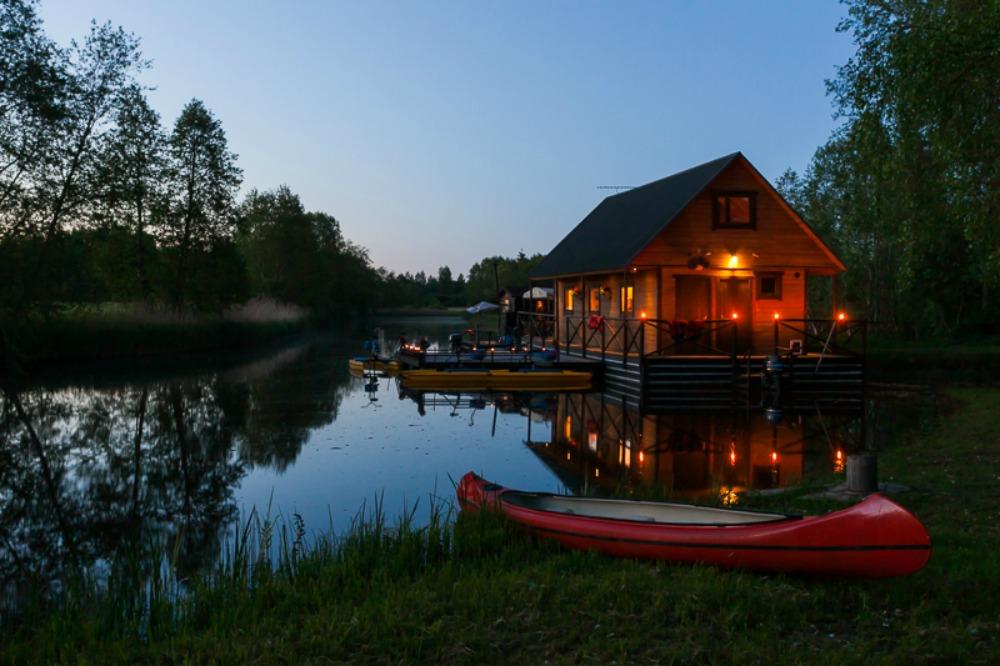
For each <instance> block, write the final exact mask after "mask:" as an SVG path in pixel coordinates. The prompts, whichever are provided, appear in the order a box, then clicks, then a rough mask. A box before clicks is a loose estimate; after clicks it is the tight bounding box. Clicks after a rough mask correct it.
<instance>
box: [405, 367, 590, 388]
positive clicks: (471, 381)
mask: <svg viewBox="0 0 1000 666" xmlns="http://www.w3.org/2000/svg"><path fill="white" fill-rule="evenodd" d="M402 377H403V385H404V386H406V387H409V388H420V389H427V390H437V391H453V390H482V391H577V390H583V389H589V388H590V385H591V380H592V376H591V373H589V372H579V371H576V370H553V369H544V370H543V369H536V368H518V369H505V370H496V369H492V370H491V369H487V368H454V369H451V368H446V369H441V370H404V371H403V373H402Z"/></svg>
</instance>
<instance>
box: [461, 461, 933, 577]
mask: <svg viewBox="0 0 1000 666" xmlns="http://www.w3.org/2000/svg"><path fill="white" fill-rule="evenodd" d="M457 494H458V500H459V503H460V504H461V506H462V509H463V510H465V511H478V510H480V509H491V510H498V511H500V512H502V513H503V514H504V515H506V516H507V517H508V518H509V519H510V520H512V521H513V522H515V523H517V524H519V525H520V526H522V527H524V528H526V529H527V530H528V531H529V532H531V533H533V534H537V535H539V536H543V537H549V538H553V539H555V540H557V541H558V542H559V543H561V544H562V545H563V546H566V547H568V548H574V549H578V550H595V551H599V552H601V553H605V554H607V555H615V556H618V557H633V558H643V559H658V560H669V561H672V562H684V563H702V564H712V565H716V566H719V567H726V568H738V569H750V570H756V571H772V572H787V573H795V574H815V575H824V576H858V577H870V578H884V577H891V576H904V575H906V574H911V573H913V572H915V571H918V570H920V569H921V568H922V567H923V566H924V565H925V564H927V561H928V560H929V559H930V556H931V540H930V537H929V536H928V534H927V530H926V529H924V526H923V525H922V524H921V523H920V521H919V520H917V518H916V517H915V516H914V515H913V514H912V513H910V512H909V511H907V510H906V509H904V508H903V507H901V506H899V505H898V504H896V503H895V502H893V501H892V500H890V499H888V498H886V497H884V496H882V495H879V494H877V493H876V494H873V495H869V496H868V497H867V498H866V499H864V500H862V501H861V502H859V503H858V504H855V505H854V506H851V507H848V508H846V509H842V510H840V511H833V512H831V513H828V514H826V515H821V516H793V515H785V514H780V513H765V512H759V511H741V510H735V509H721V508H714V507H704V506H695V505H689V504H675V503H670V502H652V501H644V500H620V499H596V498H590V497H570V496H564V495H553V494H549V493H532V492H521V491H517V490H511V489H508V488H504V487H503V486H499V485H496V484H494V483H490V482H489V481H487V480H486V479H483V478H482V477H480V476H477V475H476V474H474V473H472V472H469V473H468V474H466V475H465V476H464V477H462V480H461V482H460V483H459V485H458V489H457Z"/></svg>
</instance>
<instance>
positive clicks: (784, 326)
mask: <svg viewBox="0 0 1000 666" xmlns="http://www.w3.org/2000/svg"><path fill="white" fill-rule="evenodd" d="M518 321H519V323H520V326H521V332H522V337H521V339H522V341H523V342H524V344H525V345H526V346H527V348H528V349H539V348H542V347H545V348H549V349H556V350H559V351H561V352H563V353H569V352H571V353H573V354H578V355H580V356H582V357H584V358H600V359H601V360H602V361H607V360H608V358H609V357H610V358H612V359H615V360H617V359H618V358H620V359H621V361H622V364H623V365H626V364H628V363H629V362H630V361H632V362H636V361H638V362H640V363H641V362H642V361H643V360H645V359H647V358H649V357H651V356H694V355H698V356H714V357H719V358H729V359H733V360H734V361H735V359H737V358H738V357H741V356H745V355H749V354H751V353H753V351H756V353H758V354H774V355H777V356H788V355H792V354H795V353H818V354H822V355H837V356H851V357H863V356H864V355H865V352H866V345H867V331H868V323H867V322H866V321H863V320H858V321H850V320H843V319H779V320H775V321H774V322H773V324H772V327H773V331H774V332H773V346H769V347H765V348H763V349H762V348H761V347H760V345H758V346H757V348H756V350H752V346H753V333H754V331H753V330H749V331H748V330H746V324H745V323H741V322H740V321H739V320H735V319H706V320H701V321H694V322H679V321H668V320H663V319H631V318H620V317H594V316H579V315H576V316H574V315H567V316H564V317H563V321H562V325H561V326H558V327H557V321H558V319H557V318H556V316H555V315H553V314H538V313H531V312H520V313H518ZM760 329H761V327H759V326H758V327H757V334H758V336H759V335H760V333H761V330H760ZM765 330H766V329H765ZM788 339H800V340H802V348H801V349H798V350H792V349H790V348H789V347H788V346H782V344H781V343H782V341H785V343H786V344H787V340H788ZM757 340H758V342H759V341H760V338H759V337H758V338H757ZM647 343H650V344H647ZM765 344H766V343H765Z"/></svg>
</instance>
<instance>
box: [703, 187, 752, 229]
mask: <svg viewBox="0 0 1000 666" xmlns="http://www.w3.org/2000/svg"><path fill="white" fill-rule="evenodd" d="M712 228H713V229H756V228H757V193H756V192H713V193H712Z"/></svg>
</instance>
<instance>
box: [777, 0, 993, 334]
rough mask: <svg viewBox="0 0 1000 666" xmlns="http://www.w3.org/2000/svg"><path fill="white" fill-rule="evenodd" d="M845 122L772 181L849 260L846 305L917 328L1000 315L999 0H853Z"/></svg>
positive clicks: (959, 329)
mask: <svg viewBox="0 0 1000 666" xmlns="http://www.w3.org/2000/svg"><path fill="white" fill-rule="evenodd" d="M847 4H848V14H847V17H846V18H845V19H844V20H843V21H842V22H841V24H840V25H839V27H838V30H840V31H844V32H849V33H851V34H852V36H853V38H854V43H855V45H856V46H857V51H856V53H855V54H854V56H853V57H852V58H851V59H850V60H849V61H848V62H847V63H846V64H845V65H843V66H842V67H840V68H839V70H838V72H837V75H836V77H835V78H834V79H833V80H831V81H829V82H828V83H827V87H828V91H829V93H830V95H831V96H832V98H833V100H834V105H835V109H836V112H837V115H838V117H839V118H841V119H842V121H843V122H842V124H841V126H840V127H839V128H838V129H837V130H836V131H835V132H834V134H833V136H831V137H830V139H829V141H828V142H827V143H826V144H825V145H823V146H821V147H820V148H819V149H818V150H817V151H816V154H815V156H814V157H813V159H812V161H811V163H810V165H809V167H808V169H807V170H806V172H805V173H804V174H797V173H795V172H793V171H788V172H786V173H785V175H784V176H783V177H782V178H781V179H780V180H779V182H778V183H777V185H778V187H779V189H780V190H781V191H782V192H783V194H785V195H786V197H787V198H788V200H789V201H790V203H791V204H792V205H793V206H794V207H796V208H797V209H798V210H799V211H800V212H801V213H803V215H804V217H805V218H806V219H808V220H809V221H810V223H811V224H813V225H814V226H815V227H816V228H817V230H818V231H820V232H821V233H822V235H823V236H824V237H825V238H826V239H828V240H829V241H830V243H831V245H832V246H833V248H834V249H835V250H836V252H837V253H838V254H839V255H840V256H841V257H842V258H843V259H844V261H845V262H846V263H847V265H848V269H849V270H848V272H847V273H846V274H845V275H844V277H843V292H844V295H845V297H846V298H847V301H848V305H849V306H850V307H851V308H852V310H854V311H855V312H857V313H858V314H859V315H861V316H866V317H868V318H869V319H871V320H874V321H876V322H878V323H879V324H880V330H881V331H882V332H885V333H888V334H892V335H902V336H910V337H917V338H920V337H927V336H955V335H961V334H963V333H965V332H974V333H995V332H997V327H998V324H1000V317H998V316H997V315H996V308H997V306H998V305H1000V297H998V292H1000V228H998V225H1000V38H998V35H1000V3H997V2H994V1H990V2H958V1H954V0H930V1H928V2H911V1H909V0H851V1H850V2H848V3H847Z"/></svg>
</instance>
